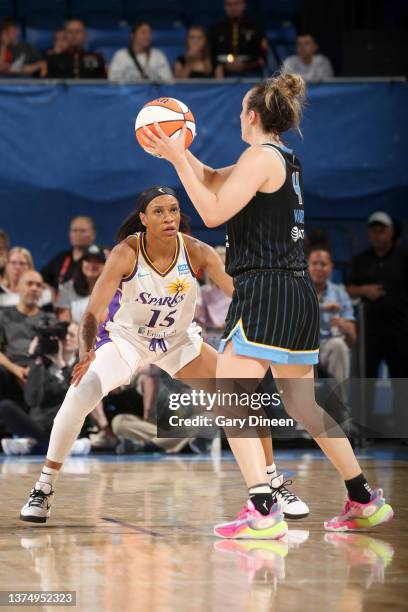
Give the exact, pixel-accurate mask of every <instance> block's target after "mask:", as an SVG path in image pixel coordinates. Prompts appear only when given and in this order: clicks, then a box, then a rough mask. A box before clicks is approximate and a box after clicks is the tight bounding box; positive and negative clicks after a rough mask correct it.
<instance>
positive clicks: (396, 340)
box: [347, 211, 408, 378]
mask: <svg viewBox="0 0 408 612" xmlns="http://www.w3.org/2000/svg"><path fill="white" fill-rule="evenodd" d="M368 238H369V241H370V243H371V247H370V248H369V249H367V250H366V251H364V252H363V253H361V254H360V255H357V256H356V257H354V258H353V261H352V263H351V272H350V276H349V278H348V283H347V290H348V292H349V294H350V295H351V297H360V298H362V300H363V304H364V318H365V339H366V340H365V343H366V350H365V353H366V357H365V358H366V377H368V378H375V377H376V376H377V375H378V367H379V365H380V363H381V361H382V360H384V361H385V362H386V363H387V365H388V369H389V373H390V376H391V378H406V377H408V357H407V346H408V254H407V252H406V250H405V249H403V248H402V247H401V246H398V245H396V244H395V243H394V223H393V221H392V219H391V217H390V216H389V215H388V214H387V213H385V212H381V211H379V212H375V213H373V214H372V215H370V217H369V218H368Z"/></svg>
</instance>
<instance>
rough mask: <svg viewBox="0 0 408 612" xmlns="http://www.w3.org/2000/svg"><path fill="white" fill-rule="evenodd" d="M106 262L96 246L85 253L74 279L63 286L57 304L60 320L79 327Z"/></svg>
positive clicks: (100, 249)
mask: <svg viewBox="0 0 408 612" xmlns="http://www.w3.org/2000/svg"><path fill="white" fill-rule="evenodd" d="M105 262H106V257H105V253H104V251H103V249H102V248H101V247H98V246H97V245H96V244H92V245H91V246H90V247H88V248H87V249H86V250H85V251H84V254H83V255H82V258H81V260H80V266H79V268H78V270H77V271H76V273H75V276H74V278H73V279H72V280H69V281H67V282H66V283H64V284H63V285H61V288H60V294H59V298H58V300H57V303H56V308H57V311H58V317H59V319H61V320H63V321H74V323H77V324H78V325H79V323H80V322H81V319H82V315H83V314H84V312H85V309H86V307H87V305H88V301H89V297H90V295H91V293H92V290H93V288H94V286H95V283H96V281H97V280H98V278H99V277H100V275H101V274H102V270H103V266H104V265H105Z"/></svg>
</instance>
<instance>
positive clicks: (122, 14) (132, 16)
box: [0, 0, 301, 71]
mask: <svg viewBox="0 0 408 612" xmlns="http://www.w3.org/2000/svg"><path fill="white" fill-rule="evenodd" d="M300 5H301V2H300V0H279V2H275V0H274V2H270V0H256V1H254V2H251V3H250V5H249V6H248V14H249V15H250V16H251V17H252V18H253V19H254V20H256V21H258V22H259V23H261V24H262V25H263V26H264V27H265V32H266V35H267V38H268V41H269V44H270V46H271V48H272V51H271V54H270V61H269V71H271V70H275V69H276V68H277V67H278V65H279V62H280V61H282V60H283V59H285V58H286V57H287V56H288V55H290V54H292V53H293V52H294V48H295V38H296V28H295V25H294V23H296V22H297V20H298V17H299V13H300ZM8 16H9V17H14V18H16V19H17V20H18V22H19V24H20V26H21V32H22V38H23V39H24V40H26V41H27V42H29V43H31V44H32V45H33V46H35V47H36V48H38V49H39V50H40V51H45V50H47V49H49V48H50V47H51V46H52V35H53V32H54V31H55V30H56V29H58V28H59V27H61V26H62V25H63V23H64V21H65V20H66V19H68V18H70V17H78V18H80V19H83V20H84V22H85V24H86V27H87V34H88V36H87V45H88V49H89V50H90V51H98V52H100V53H102V54H103V55H104V56H105V58H106V60H107V61H110V59H111V58H112V56H113V54H114V53H115V51H116V50H117V49H119V48H121V47H125V46H127V45H128V44H129V36H130V28H131V25H132V24H133V23H134V22H136V21H140V20H146V21H148V22H149V23H150V24H151V25H152V28H153V45H154V46H155V47H159V48H160V49H162V51H164V53H166V55H167V57H168V59H169V61H170V63H171V64H173V63H174V61H175V59H176V57H177V56H178V55H181V54H182V53H183V48H184V38H185V31H186V27H188V26H189V25H191V24H200V25H203V26H204V27H209V26H210V25H211V24H214V23H216V22H217V21H220V20H222V19H223V18H224V11H223V4H222V2H220V1H219V0H213V1H211V0H195V1H194V2H190V1H187V0H137V1H135V0H35V1H33V0H14V1H13V0H0V19H1V18H4V17H8Z"/></svg>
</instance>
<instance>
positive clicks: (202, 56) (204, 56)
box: [174, 26, 214, 79]
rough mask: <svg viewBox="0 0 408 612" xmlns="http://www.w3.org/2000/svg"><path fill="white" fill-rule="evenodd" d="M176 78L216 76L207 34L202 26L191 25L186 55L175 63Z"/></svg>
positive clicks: (187, 38)
mask: <svg viewBox="0 0 408 612" xmlns="http://www.w3.org/2000/svg"><path fill="white" fill-rule="evenodd" d="M174 76H175V77H176V79H203V78H207V77H213V76H214V70H213V66H212V63H211V55H210V51H209V48H208V40H207V34H206V33H205V30H204V28H203V27H201V26H190V27H189V29H188V31H187V36H186V50H185V53H184V55H180V56H179V57H178V58H177V59H176V63H175V65H174Z"/></svg>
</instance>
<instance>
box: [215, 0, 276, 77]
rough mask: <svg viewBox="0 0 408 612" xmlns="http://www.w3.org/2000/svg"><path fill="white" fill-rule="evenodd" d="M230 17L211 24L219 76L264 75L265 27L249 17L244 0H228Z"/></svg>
mask: <svg viewBox="0 0 408 612" xmlns="http://www.w3.org/2000/svg"><path fill="white" fill-rule="evenodd" d="M224 8H225V12H226V14H227V19H226V20H225V21H223V22H221V23H219V24H217V25H215V26H213V27H212V28H211V31H210V36H209V38H210V44H211V51H212V56H213V64H214V66H215V67H216V68H215V75H216V76H217V77H218V78H223V77H228V76H233V77H250V76H262V70H263V68H264V66H265V60H266V56H267V52H268V43H267V40H266V38H265V35H264V33H263V31H262V30H261V29H260V28H259V27H258V26H257V25H256V24H254V23H253V22H252V21H251V20H249V19H247V17H245V8H246V3H245V2H244V0H225V2H224Z"/></svg>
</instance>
